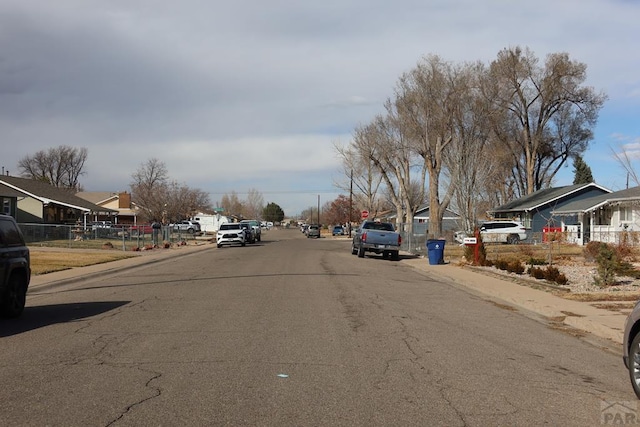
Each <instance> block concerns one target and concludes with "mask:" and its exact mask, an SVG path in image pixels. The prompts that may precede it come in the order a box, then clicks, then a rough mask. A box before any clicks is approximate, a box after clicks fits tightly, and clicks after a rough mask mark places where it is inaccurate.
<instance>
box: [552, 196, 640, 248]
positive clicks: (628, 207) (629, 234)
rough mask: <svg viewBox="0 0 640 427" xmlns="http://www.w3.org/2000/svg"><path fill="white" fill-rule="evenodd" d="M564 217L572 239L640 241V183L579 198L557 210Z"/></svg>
mask: <svg viewBox="0 0 640 427" xmlns="http://www.w3.org/2000/svg"><path fill="white" fill-rule="evenodd" d="M553 215H554V216H555V217H559V218H561V220H562V230H563V231H566V232H568V233H567V236H568V240H569V241H572V242H575V243H578V244H580V245H582V244H586V243H588V242H589V241H600V242H606V243H620V242H622V241H626V242H629V243H634V244H638V243H639V242H638V237H640V233H639V232H640V187H633V188H628V189H626V190H621V191H616V192H612V193H607V194H602V195H599V196H594V197H591V198H588V199H583V200H578V201H575V202H572V203H569V204H566V205H564V206H562V207H560V208H556V209H554V210H553Z"/></svg>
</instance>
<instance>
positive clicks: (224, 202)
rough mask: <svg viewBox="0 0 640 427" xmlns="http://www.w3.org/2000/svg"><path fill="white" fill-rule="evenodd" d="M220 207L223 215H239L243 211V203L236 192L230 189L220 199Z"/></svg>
mask: <svg viewBox="0 0 640 427" xmlns="http://www.w3.org/2000/svg"><path fill="white" fill-rule="evenodd" d="M220 207H221V208H222V209H224V213H225V215H231V216H237V217H241V216H242V215H243V211H244V205H243V203H242V201H241V200H240V198H239V197H238V193H236V192H235V191H232V192H231V194H223V195H222V199H221V200H220Z"/></svg>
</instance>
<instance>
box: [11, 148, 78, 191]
mask: <svg viewBox="0 0 640 427" xmlns="http://www.w3.org/2000/svg"><path fill="white" fill-rule="evenodd" d="M87 155H88V151H87V149H86V148H84V147H83V148H76V147H69V146H66V145H61V146H59V147H53V148H49V149H48V150H40V151H38V152H37V153H35V154H34V155H33V156H25V157H23V158H22V159H20V161H19V162H18V169H19V170H20V174H21V176H23V177H25V178H31V179H36V180H39V181H44V182H47V183H49V184H51V185H53V186H54V187H58V188H63V189H68V190H72V191H74V192H77V191H81V190H82V188H81V185H80V177H81V176H82V175H84V174H85V173H86V172H85V171H84V164H85V162H86V160H87Z"/></svg>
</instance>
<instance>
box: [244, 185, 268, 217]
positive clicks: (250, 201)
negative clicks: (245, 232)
mask: <svg viewBox="0 0 640 427" xmlns="http://www.w3.org/2000/svg"><path fill="white" fill-rule="evenodd" d="M263 209H264V197H263V196H262V193H261V192H259V191H258V190H256V189H255V188H251V189H250V190H249V192H248V193H247V200H246V201H245V203H244V216H245V217H246V218H248V219H256V220H261V219H262V211H263Z"/></svg>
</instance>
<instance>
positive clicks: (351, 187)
mask: <svg viewBox="0 0 640 427" xmlns="http://www.w3.org/2000/svg"><path fill="white" fill-rule="evenodd" d="M352 212H353V169H351V185H350V186H349V223H348V224H347V227H348V228H349V237H351V213H352Z"/></svg>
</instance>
